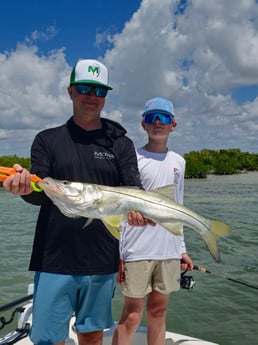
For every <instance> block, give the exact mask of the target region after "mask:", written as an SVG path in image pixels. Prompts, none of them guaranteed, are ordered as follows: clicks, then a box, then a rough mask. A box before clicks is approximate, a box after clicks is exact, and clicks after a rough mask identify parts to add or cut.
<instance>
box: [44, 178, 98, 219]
mask: <svg viewBox="0 0 258 345" xmlns="http://www.w3.org/2000/svg"><path fill="white" fill-rule="evenodd" d="M37 185H38V186H39V187H40V188H42V189H43V190H44V192H45V194H46V195H47V196H48V197H49V198H50V199H51V200H52V202H53V203H54V204H55V205H56V206H57V207H58V208H59V210H60V211H61V212H62V213H63V214H64V215H66V216H68V217H78V216H85V217H87V216H88V215H87V209H88V210H90V209H91V208H92V207H93V206H94V204H95V203H96V202H97V201H98V200H99V199H100V198H101V191H100V190H98V189H97V187H96V186H95V185H93V184H88V183H81V182H72V181H66V180H56V179H53V178H51V177H46V178H44V179H43V181H42V182H38V183H37Z"/></svg>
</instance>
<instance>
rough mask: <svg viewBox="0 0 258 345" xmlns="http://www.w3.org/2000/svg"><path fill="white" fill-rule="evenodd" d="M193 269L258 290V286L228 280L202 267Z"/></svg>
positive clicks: (231, 279)
mask: <svg viewBox="0 0 258 345" xmlns="http://www.w3.org/2000/svg"><path fill="white" fill-rule="evenodd" d="M193 269H194V270H196V271H198V272H201V273H209V274H212V275H214V276H216V277H219V278H223V279H227V280H230V281H232V282H234V283H237V284H241V285H244V286H247V287H249V288H252V289H255V290H258V286H254V285H251V284H249V283H246V282H243V281H240V280H236V279H233V278H228V277H225V276H223V275H221V274H218V273H213V272H211V271H209V270H207V269H206V268H204V267H200V266H196V265H194V267H193Z"/></svg>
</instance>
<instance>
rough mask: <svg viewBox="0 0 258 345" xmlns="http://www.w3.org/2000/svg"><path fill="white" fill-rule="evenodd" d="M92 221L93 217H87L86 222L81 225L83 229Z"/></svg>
mask: <svg viewBox="0 0 258 345" xmlns="http://www.w3.org/2000/svg"><path fill="white" fill-rule="evenodd" d="M92 221H93V218H88V219H87V221H86V223H85V224H84V225H83V229H85V228H87V226H88V225H90V223H91V222H92Z"/></svg>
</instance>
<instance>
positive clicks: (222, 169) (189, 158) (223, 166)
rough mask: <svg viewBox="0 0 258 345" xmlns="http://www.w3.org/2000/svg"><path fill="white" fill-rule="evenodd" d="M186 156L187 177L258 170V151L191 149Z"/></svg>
mask: <svg viewBox="0 0 258 345" xmlns="http://www.w3.org/2000/svg"><path fill="white" fill-rule="evenodd" d="M184 158H185V160H186V174H185V177H186V178H205V177H207V175H209V174H215V175H232V174H238V173H241V172H248V171H258V153H249V152H241V150H240V149H228V150H208V149H204V150H201V151H191V152H189V153H186V154H185V155H184Z"/></svg>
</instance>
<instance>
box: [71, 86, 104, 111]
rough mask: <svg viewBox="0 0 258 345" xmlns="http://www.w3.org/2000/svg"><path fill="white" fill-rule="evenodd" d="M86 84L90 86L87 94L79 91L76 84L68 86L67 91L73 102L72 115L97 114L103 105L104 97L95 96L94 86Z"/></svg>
mask: <svg viewBox="0 0 258 345" xmlns="http://www.w3.org/2000/svg"><path fill="white" fill-rule="evenodd" d="M86 85H88V86H92V89H91V90H90V92H87V94H85V93H81V89H80V88H79V87H78V86H77V85H71V86H68V93H69V95H70V98H71V100H72V102H73V108H74V115H85V116H87V115H88V116H91V117H92V116H99V115H100V113H101V110H102V109H103V107H104V105H105V97H97V96H96V91H95V86H93V85H90V84H86ZM79 91H80V92H79Z"/></svg>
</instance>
